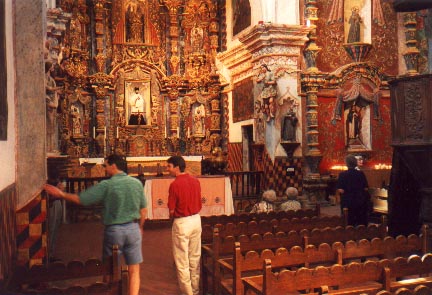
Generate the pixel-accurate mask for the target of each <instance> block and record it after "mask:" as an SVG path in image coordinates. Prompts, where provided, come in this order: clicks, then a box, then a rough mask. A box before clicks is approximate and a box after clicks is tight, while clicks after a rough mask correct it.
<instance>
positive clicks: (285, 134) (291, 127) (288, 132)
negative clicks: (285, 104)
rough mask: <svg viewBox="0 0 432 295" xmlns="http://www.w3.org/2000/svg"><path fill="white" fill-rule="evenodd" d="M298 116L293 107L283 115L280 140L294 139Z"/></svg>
mask: <svg viewBox="0 0 432 295" xmlns="http://www.w3.org/2000/svg"><path fill="white" fill-rule="evenodd" d="M297 123H298V118H297V116H296V114H295V112H294V110H293V109H290V110H289V111H288V113H287V114H286V115H285V116H284V118H283V122H282V136H281V137H282V141H296V127H297Z"/></svg>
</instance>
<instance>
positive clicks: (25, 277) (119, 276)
mask: <svg viewBox="0 0 432 295" xmlns="http://www.w3.org/2000/svg"><path fill="white" fill-rule="evenodd" d="M100 276H102V277H108V278H109V281H110V282H109V283H103V282H95V283H91V284H90V285H88V286H80V285H74V286H69V287H65V288H57V287H43V288H39V287H40V286H41V285H40V284H41V283H42V284H43V285H47V284H48V285H50V283H52V282H56V281H68V280H75V279H84V278H91V277H100ZM86 280H87V279H86ZM9 285H10V287H11V288H12V289H14V291H17V292H20V293H23V294H116V295H127V294H128V293H129V275H128V270H127V267H126V266H124V267H121V266H120V259H119V250H118V246H117V245H115V246H113V255H112V256H111V258H110V259H109V261H108V262H106V263H102V262H101V261H100V260H99V259H89V260H87V261H85V262H82V261H77V260H74V261H71V262H69V263H68V264H67V265H66V264H64V263H62V262H55V263H51V264H48V265H47V266H45V265H34V266H32V267H31V268H30V269H28V268H26V267H17V268H16V270H15V271H14V273H13V277H12V280H11V283H10V284H9ZM32 285H37V286H39V287H38V288H36V289H35V288H29V286H30V287H31V286H32Z"/></svg>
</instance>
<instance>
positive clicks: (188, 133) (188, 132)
mask: <svg viewBox="0 0 432 295" xmlns="http://www.w3.org/2000/svg"><path fill="white" fill-rule="evenodd" d="M187 137H188V138H190V127H188V131H187Z"/></svg>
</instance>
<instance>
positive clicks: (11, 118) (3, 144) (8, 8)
mask: <svg viewBox="0 0 432 295" xmlns="http://www.w3.org/2000/svg"><path fill="white" fill-rule="evenodd" d="M5 14H6V19H5V22H6V66H7V73H8V74H7V101H8V130H7V141H0V166H1V167H2V169H3V174H2V176H1V177H0V191H1V190H3V189H4V188H6V187H7V186H9V185H11V184H13V183H14V182H15V180H16V176H15V174H16V173H15V167H16V155H15V141H16V137H15V91H14V85H15V68H14V54H13V38H12V33H13V25H12V15H13V13H12V1H5Z"/></svg>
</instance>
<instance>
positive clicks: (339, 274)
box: [242, 253, 432, 295]
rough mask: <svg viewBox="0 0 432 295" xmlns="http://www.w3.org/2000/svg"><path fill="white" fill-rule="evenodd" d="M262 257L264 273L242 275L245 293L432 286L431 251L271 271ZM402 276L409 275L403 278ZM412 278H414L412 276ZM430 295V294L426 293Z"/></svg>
mask: <svg viewBox="0 0 432 295" xmlns="http://www.w3.org/2000/svg"><path fill="white" fill-rule="evenodd" d="M272 264H273V261H272V260H270V259H265V260H264V263H263V275H255V276H250V277H244V278H243V279H242V281H243V285H244V287H245V293H244V294H248V295H250V294H265V295H282V294H344V295H348V294H366V295H375V294H377V293H379V292H380V291H381V290H385V291H386V292H397V290H399V289H401V288H405V289H414V288H416V287H418V286H427V287H431V286H432V276H431V272H432V254H430V253H428V254H425V255H423V256H422V257H420V256H418V255H412V256H410V257H397V258H394V259H382V260H378V261H372V260H368V261H366V262H351V263H349V264H346V265H339V264H335V265H332V266H317V267H315V268H304V267H302V268H299V269H297V270H281V271H280V272H274V271H273V269H272ZM404 277H409V278H406V279H404ZM413 277H415V278H413ZM429 294H430V293H429Z"/></svg>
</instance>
